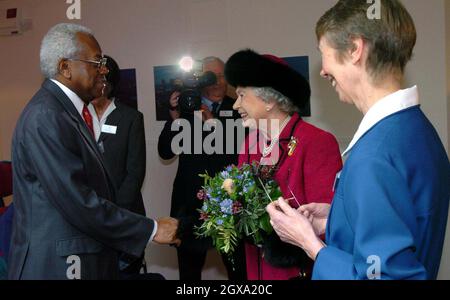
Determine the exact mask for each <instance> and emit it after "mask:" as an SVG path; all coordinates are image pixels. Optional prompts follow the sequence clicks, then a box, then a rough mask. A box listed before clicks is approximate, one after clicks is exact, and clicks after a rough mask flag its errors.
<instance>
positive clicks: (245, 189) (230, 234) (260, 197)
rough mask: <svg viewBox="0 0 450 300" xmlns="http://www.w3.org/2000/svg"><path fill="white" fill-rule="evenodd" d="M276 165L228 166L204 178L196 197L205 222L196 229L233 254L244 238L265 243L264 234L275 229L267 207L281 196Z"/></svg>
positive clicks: (198, 232) (220, 247)
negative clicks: (276, 180)
mask: <svg viewBox="0 0 450 300" xmlns="http://www.w3.org/2000/svg"><path fill="white" fill-rule="evenodd" d="M273 172H274V168H273V167H272V168H271V167H270V166H263V165H259V164H258V163H253V164H252V165H248V164H244V165H242V166H241V167H236V166H229V167H227V168H226V169H225V170H224V171H223V172H220V173H218V174H216V175H215V176H214V177H211V176H210V175H208V174H202V175H200V176H201V177H203V178H204V179H205V184H204V186H203V189H202V190H200V191H199V192H198V194H197V198H198V199H199V200H201V201H203V207H202V208H201V209H200V210H199V211H200V219H201V220H203V224H202V225H201V226H199V227H197V228H196V234H197V235H198V236H201V237H211V238H212V240H213V243H214V246H215V247H216V249H217V250H218V251H219V252H221V253H225V254H231V253H233V251H234V250H235V248H236V246H237V244H238V242H239V240H240V239H242V238H245V237H247V238H250V239H251V240H252V241H253V243H254V244H256V245H259V244H261V243H262V242H263V237H264V235H268V234H270V233H271V232H272V231H273V229H272V226H271V225H270V222H269V215H268V214H267V212H266V206H267V205H268V204H269V203H270V202H271V201H272V200H276V199H278V197H280V196H281V191H280V188H279V186H278V184H277V183H276V182H275V181H274V180H273V179H271V178H272V175H273Z"/></svg>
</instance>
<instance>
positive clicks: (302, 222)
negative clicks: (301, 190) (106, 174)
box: [266, 198, 325, 260]
mask: <svg viewBox="0 0 450 300" xmlns="http://www.w3.org/2000/svg"><path fill="white" fill-rule="evenodd" d="M266 210H267V212H268V213H269V216H270V224H272V227H273V229H274V230H275V232H276V233H277V234H278V236H279V237H280V239H281V240H282V241H283V242H286V243H289V244H292V245H294V246H297V247H300V248H302V249H303V250H305V252H306V254H308V256H309V257H310V258H311V259H313V260H315V259H316V256H317V254H318V253H319V251H320V250H321V249H322V248H323V247H324V246H325V245H324V243H323V242H322V241H321V240H320V238H319V237H318V236H317V235H316V233H315V232H314V229H313V227H312V224H311V223H310V222H309V220H308V218H306V217H305V216H304V215H303V214H301V213H300V212H299V211H297V210H295V209H294V208H292V207H291V206H289V204H288V203H286V201H285V200H284V199H283V198H279V199H278V200H277V201H274V202H272V203H270V204H269V205H268V206H267V208H266Z"/></svg>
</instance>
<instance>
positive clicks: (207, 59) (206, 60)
mask: <svg viewBox="0 0 450 300" xmlns="http://www.w3.org/2000/svg"><path fill="white" fill-rule="evenodd" d="M216 61H217V62H219V63H221V64H222V65H225V62H224V61H223V60H221V59H220V58H218V57H217V56H208V57H205V58H204V59H203V61H202V63H203V65H207V64H209V63H212V62H216Z"/></svg>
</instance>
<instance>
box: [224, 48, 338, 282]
mask: <svg viewBox="0 0 450 300" xmlns="http://www.w3.org/2000/svg"><path fill="white" fill-rule="evenodd" d="M225 76H226V77H227V80H228V82H229V83H230V84H231V85H233V86H235V87H237V90H236V92H237V95H238V99H237V100H236V103H235V105H234V109H235V110H238V112H239V113H240V115H241V117H242V119H243V125H244V126H245V127H249V128H250V129H254V130H253V131H251V132H250V134H249V135H248V136H247V138H246V140H245V143H244V144H243V147H242V150H241V153H240V156H239V165H242V164H244V163H253V162H255V161H256V162H259V163H260V164H261V165H266V166H267V170H269V173H270V174H271V175H272V176H273V178H274V179H275V181H277V183H278V184H279V186H280V189H281V191H282V194H283V197H284V198H285V199H290V200H289V204H290V205H291V206H292V207H293V208H297V207H298V206H299V205H303V204H307V203H312V202H319V203H330V202H331V199H332V197H333V191H332V188H333V182H334V179H335V176H336V174H337V173H338V172H339V171H340V169H341V168H342V162H341V156H340V153H339V147H338V144H337V142H336V139H335V138H334V136H333V135H331V134H330V133H328V132H326V131H323V130H321V129H319V128H317V127H315V126H313V125H311V124H308V123H307V122H305V121H303V120H302V118H301V117H300V114H299V113H301V112H302V111H303V110H304V108H305V106H306V105H307V104H308V103H309V97H310V88H309V84H308V82H307V81H306V79H304V77H303V76H302V75H300V74H299V73H297V72H295V71H294V70H293V69H291V68H290V67H289V66H288V65H287V64H286V63H285V62H284V61H283V60H281V59H279V58H277V57H275V56H271V55H259V54H258V53H256V52H254V51H252V50H243V51H239V52H237V53H235V54H234V55H233V56H232V57H231V58H230V59H229V60H228V62H227V64H226V67H225ZM273 200H276V199H273ZM245 250H246V251H245V252H246V264H247V276H248V279H250V280H284V279H292V278H308V277H309V275H310V271H311V269H312V261H311V260H310V259H309V258H307V256H306V255H305V254H304V252H303V251H302V250H301V249H299V248H297V247H294V246H292V245H289V244H287V243H283V242H281V241H280V239H279V238H278V236H277V235H276V234H275V233H274V234H273V235H271V236H268V237H267V238H266V239H265V241H264V245H260V246H256V245H252V244H249V243H247V244H246V247H245Z"/></svg>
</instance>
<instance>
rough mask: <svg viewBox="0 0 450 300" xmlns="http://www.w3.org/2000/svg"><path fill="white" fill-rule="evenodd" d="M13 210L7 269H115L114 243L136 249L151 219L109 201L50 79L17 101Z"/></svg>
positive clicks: (96, 160) (108, 189) (103, 275)
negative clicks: (27, 99) (19, 105)
mask: <svg viewBox="0 0 450 300" xmlns="http://www.w3.org/2000/svg"><path fill="white" fill-rule="evenodd" d="M12 161H13V185H14V203H15V216H14V221H13V233H12V241H11V251H10V256H9V260H8V263H9V270H8V277H9V278H10V279H67V278H68V277H67V274H68V273H70V271H71V269H68V268H69V267H73V265H71V264H72V263H73V262H74V261H76V260H74V256H76V257H75V258H78V262H80V268H78V270H81V279H111V278H117V276H118V265H119V264H118V254H117V253H118V251H120V252H125V253H128V254H130V255H134V256H136V257H138V256H140V255H141V253H142V252H143V250H144V249H145V247H146V244H147V242H148V240H149V238H150V235H151V233H152V230H153V226H154V222H153V221H152V220H150V219H147V218H145V217H142V216H139V215H137V214H134V213H131V212H129V211H128V210H124V209H121V208H119V207H118V206H116V205H115V204H114V202H115V196H114V189H113V184H112V182H111V180H110V176H108V172H107V170H106V168H105V166H104V163H103V159H102V157H101V154H100V152H99V151H98V148H97V145H96V143H95V140H94V138H93V136H92V135H91V134H90V132H89V129H88V128H87V126H86V124H85V123H84V121H83V119H82V118H81V116H80V114H79V113H78V112H77V110H76V108H75V106H74V105H73V104H72V102H71V101H70V99H69V98H68V97H67V96H66V95H65V94H64V93H63V91H62V90H61V89H60V88H59V87H58V86H57V85H56V84H54V83H53V82H51V81H50V80H46V81H45V82H44V83H43V85H42V88H41V89H40V90H39V91H38V92H37V94H36V95H35V96H34V97H33V98H32V99H31V101H30V103H29V104H28V105H27V106H26V107H25V109H24V111H23V112H22V115H21V117H20V119H19V121H18V124H17V127H16V130H15V133H14V137H13V144H12Z"/></svg>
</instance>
